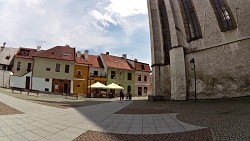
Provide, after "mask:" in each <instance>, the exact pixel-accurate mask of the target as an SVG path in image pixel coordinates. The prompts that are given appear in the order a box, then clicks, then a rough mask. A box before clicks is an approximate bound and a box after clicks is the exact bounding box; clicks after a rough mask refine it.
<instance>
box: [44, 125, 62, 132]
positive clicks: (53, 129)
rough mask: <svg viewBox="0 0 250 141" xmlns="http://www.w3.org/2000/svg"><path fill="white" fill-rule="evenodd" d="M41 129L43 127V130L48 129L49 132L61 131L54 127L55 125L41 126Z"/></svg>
mask: <svg viewBox="0 0 250 141" xmlns="http://www.w3.org/2000/svg"><path fill="white" fill-rule="evenodd" d="M41 129H43V130H45V131H48V132H50V133H57V132H59V131H60V130H59V129H57V128H54V127H51V126H45V127H41Z"/></svg>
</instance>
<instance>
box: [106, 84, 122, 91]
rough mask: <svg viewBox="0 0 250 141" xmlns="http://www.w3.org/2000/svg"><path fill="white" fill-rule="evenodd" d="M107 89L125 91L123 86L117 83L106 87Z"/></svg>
mask: <svg viewBox="0 0 250 141" xmlns="http://www.w3.org/2000/svg"><path fill="white" fill-rule="evenodd" d="M106 88H107V89H120V90H122V89H124V88H123V87H121V86H119V85H117V84H115V83H111V84H109V85H108V86H106Z"/></svg>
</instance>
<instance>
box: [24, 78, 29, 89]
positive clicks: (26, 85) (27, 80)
mask: <svg viewBox="0 0 250 141" xmlns="http://www.w3.org/2000/svg"><path fill="white" fill-rule="evenodd" d="M25 89H28V90H29V89H30V77H29V76H26V82H25Z"/></svg>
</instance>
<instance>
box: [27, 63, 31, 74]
mask: <svg viewBox="0 0 250 141" xmlns="http://www.w3.org/2000/svg"><path fill="white" fill-rule="evenodd" d="M27 71H28V72H30V71H31V63H28V67H27Z"/></svg>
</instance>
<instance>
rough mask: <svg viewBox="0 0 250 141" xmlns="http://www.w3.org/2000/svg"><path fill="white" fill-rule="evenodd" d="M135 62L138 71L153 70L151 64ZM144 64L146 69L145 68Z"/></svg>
mask: <svg viewBox="0 0 250 141" xmlns="http://www.w3.org/2000/svg"><path fill="white" fill-rule="evenodd" d="M134 63H135V70H136V71H145V72H151V70H150V67H149V64H146V63H141V62H134ZM143 66H144V69H143Z"/></svg>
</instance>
